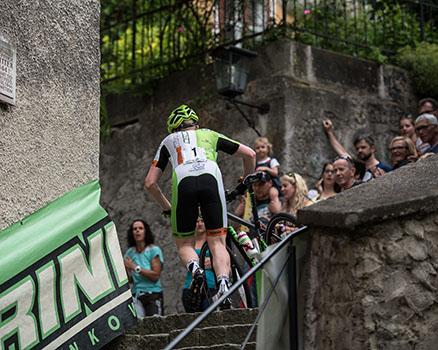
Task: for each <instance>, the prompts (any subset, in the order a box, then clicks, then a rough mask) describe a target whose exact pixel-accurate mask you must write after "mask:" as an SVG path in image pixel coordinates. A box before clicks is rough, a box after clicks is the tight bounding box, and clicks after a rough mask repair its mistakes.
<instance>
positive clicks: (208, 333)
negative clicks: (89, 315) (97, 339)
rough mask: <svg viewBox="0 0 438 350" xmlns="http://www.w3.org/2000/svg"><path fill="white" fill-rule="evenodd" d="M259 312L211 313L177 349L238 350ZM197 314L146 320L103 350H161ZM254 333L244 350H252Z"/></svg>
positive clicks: (229, 311)
mask: <svg viewBox="0 0 438 350" xmlns="http://www.w3.org/2000/svg"><path fill="white" fill-rule="evenodd" d="M257 313H258V309H232V310H223V311H216V312H213V313H212V314H210V316H208V317H207V319H205V320H204V321H203V322H202V323H201V324H200V325H199V326H198V327H197V328H195V329H194V330H193V332H191V333H190V334H189V335H188V336H187V337H186V338H185V339H184V340H183V341H182V342H181V343H179V344H178V345H177V347H176V349H181V350H188V349H209V350H222V349H224V350H225V349H226V350H228V349H240V346H241V344H242V343H243V341H244V339H245V337H246V335H247V334H248V331H249V329H250V328H251V325H252V324H253V322H254V320H255V318H256V317H257ZM198 315H199V314H175V315H169V316H162V317H161V316H154V317H146V318H144V319H143V320H141V321H139V322H138V324H137V326H136V327H135V328H132V329H130V330H129V331H128V332H127V333H126V334H125V335H123V336H121V337H119V338H117V339H115V340H114V341H112V342H111V343H110V344H108V345H107V346H106V347H105V349H109V350H116V349H117V350H119V349H129V350H137V349H138V350H140V349H141V350H149V349H150V350H152V349H153V350H157V349H163V348H164V347H165V346H166V345H167V344H169V343H170V342H171V341H172V339H174V338H175V337H176V336H177V335H178V334H179V333H181V332H182V331H183V330H184V329H185V328H186V327H187V326H188V325H189V324H190V323H191V322H192V321H193V320H194V319H195V318H196V317H197V316H198ZM255 339H256V330H254V332H253V334H252V335H251V338H250V340H249V342H248V344H247V345H246V347H245V349H248V350H253V349H255V348H256V346H255V344H256V343H255Z"/></svg>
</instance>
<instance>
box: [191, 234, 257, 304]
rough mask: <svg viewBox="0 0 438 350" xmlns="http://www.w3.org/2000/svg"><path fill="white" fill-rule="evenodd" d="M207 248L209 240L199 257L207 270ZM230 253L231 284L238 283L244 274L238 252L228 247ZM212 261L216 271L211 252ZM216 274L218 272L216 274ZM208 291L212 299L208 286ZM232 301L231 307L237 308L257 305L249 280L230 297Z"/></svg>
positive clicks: (206, 290) (200, 263)
mask: <svg viewBox="0 0 438 350" xmlns="http://www.w3.org/2000/svg"><path fill="white" fill-rule="evenodd" d="M207 250H208V244H207V242H206V243H204V245H203V246H202V249H201V254H200V259H199V265H200V266H201V267H202V268H203V269H204V270H205V260H206V258H207ZM227 251H228V254H229V256H230V270H231V271H230V273H229V277H230V286H231V285H233V284H234V283H236V282H237V281H238V280H240V279H241V278H242V276H243V272H242V269H241V267H240V265H239V264H238V262H237V257H236V254H235V253H234V252H233V251H232V250H231V249H230V248H229V247H227ZM210 261H211V269H212V270H213V272H214V266H213V256H212V253H211V252H210ZM214 275H215V276H216V273H215V274H214ZM215 283H216V290H217V281H215ZM204 292H205V293H207V297H208V299H209V300H211V299H212V297H213V295H209V290H208V288H206V289H205V291H204ZM230 301H231V308H234V309H237V308H252V307H255V305H254V302H253V300H252V297H251V286H250V285H249V283H248V281H245V282H244V283H243V284H242V285H241V286H240V287H239V288H238V289H237V290H236V291H235V292H234V293H233V294H232V295H231V297H230Z"/></svg>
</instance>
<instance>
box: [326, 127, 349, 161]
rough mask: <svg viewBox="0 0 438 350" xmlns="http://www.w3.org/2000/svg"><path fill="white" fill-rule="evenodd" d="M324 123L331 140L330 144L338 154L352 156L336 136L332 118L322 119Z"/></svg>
mask: <svg viewBox="0 0 438 350" xmlns="http://www.w3.org/2000/svg"><path fill="white" fill-rule="evenodd" d="M322 125H323V127H324V131H325V134H326V135H327V138H328V140H329V142H330V145H331V146H332V148H333V149H334V151H335V152H336V153H337V154H338V156H349V157H350V158H351V155H350V154H348V152H347V150H346V149H345V148H344V146H342V144H341V143H340V142H339V141H338V139H337V138H336V136H335V133H334V131H333V123H332V121H331V120H330V119H324V120H323V121H322Z"/></svg>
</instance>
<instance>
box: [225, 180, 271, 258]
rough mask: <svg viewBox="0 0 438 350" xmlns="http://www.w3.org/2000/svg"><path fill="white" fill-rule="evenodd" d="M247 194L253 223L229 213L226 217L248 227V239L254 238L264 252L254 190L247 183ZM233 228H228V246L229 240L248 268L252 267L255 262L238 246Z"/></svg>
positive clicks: (265, 245)
mask: <svg viewBox="0 0 438 350" xmlns="http://www.w3.org/2000/svg"><path fill="white" fill-rule="evenodd" d="M248 194H249V199H250V202H251V211H252V217H253V221H254V222H253V223H252V222H250V221H248V220H244V219H242V218H240V217H238V216H237V215H235V214H232V213H230V212H228V213H227V217H228V218H229V219H230V220H231V221H234V222H237V223H238V224H240V225H243V226H245V227H248V229H249V232H248V233H249V234H248V236H249V237H250V239H254V238H256V239H257V240H258V242H259V247H260V248H261V250H262V251H263V250H265V249H266V247H267V244H266V242H265V240H264V232H263V231H262V229H261V225H260V218H259V214H258V212H257V207H256V200H255V195H254V190H253V187H252V184H251V183H249V184H248ZM230 228H231V229H232V231H231V230H230ZM233 231H234V228H233V227H232V226H229V232H228V234H227V237H228V242H227V244H228V246H230V244H229V240H230V239H231V240H232V241H233V243H234V245H235V246H236V248H237V249H238V250H239V252H240V254H241V255H242V257H243V258H244V260H246V262H247V263H248V264H249V265H250V266H254V265H255V263H256V262H255V260H254V259H251V258H250V257H248V255H247V254H246V252H245V250H244V249H243V247H242V246H241V245H240V243H239V241H238V239H237V234H236V232H235V231H234V232H233Z"/></svg>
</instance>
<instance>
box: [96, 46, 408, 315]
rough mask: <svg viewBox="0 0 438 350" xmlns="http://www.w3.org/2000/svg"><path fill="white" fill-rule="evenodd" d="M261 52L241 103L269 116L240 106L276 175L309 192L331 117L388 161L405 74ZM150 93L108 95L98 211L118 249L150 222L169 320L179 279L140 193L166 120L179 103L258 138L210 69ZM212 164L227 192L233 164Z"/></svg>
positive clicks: (340, 130) (304, 53)
mask: <svg viewBox="0 0 438 350" xmlns="http://www.w3.org/2000/svg"><path fill="white" fill-rule="evenodd" d="M258 53H259V56H258V58H257V59H256V60H254V62H253V63H252V68H251V71H252V77H251V78H250V81H249V84H248V88H247V92H246V93H245V95H243V96H242V99H243V100H245V101H247V102H253V103H257V104H262V103H268V104H269V105H270V111H269V113H267V114H258V113H257V111H256V110H254V109H248V108H246V107H243V106H242V107H241V108H242V109H243V110H244V111H245V113H246V114H247V115H248V117H249V118H250V119H251V121H253V122H254V125H255V128H256V129H257V130H258V131H260V133H261V134H263V135H265V136H267V137H268V138H269V139H270V140H271V141H272V143H273V145H274V153H275V155H276V157H277V158H278V159H279V161H280V163H281V167H280V168H281V169H280V170H282V171H284V172H288V171H296V172H298V173H300V174H303V175H304V176H305V178H306V179H307V180H308V184H309V186H310V187H312V185H313V183H314V181H315V180H316V178H317V177H318V175H319V173H320V170H321V166H322V164H323V163H324V162H325V161H327V160H331V159H333V157H334V156H335V154H334V152H333V151H332V150H331V148H330V145H329V144H328V142H327V139H326V137H325V135H324V132H323V129H322V124H321V121H322V118H323V116H324V112H325V111H331V112H333V113H335V114H336V118H335V119H334V124H335V127H336V133H337V135H338V136H339V139H340V140H341V141H342V142H343V143H344V144H345V146H346V147H347V148H349V149H350V150H352V145H351V139H352V137H353V135H354V133H355V132H356V131H357V130H361V129H368V130H369V131H370V132H371V133H373V134H374V135H375V138H376V141H377V148H378V151H379V154H378V156H379V158H380V159H383V160H386V161H387V160H388V154H387V151H386V149H387V145H388V143H389V140H390V139H391V138H392V137H393V136H395V135H397V133H398V118H399V116H400V115H402V114H404V113H406V112H409V111H411V112H412V111H413V110H414V109H415V96H414V94H413V92H412V90H411V88H410V82H409V79H408V78H407V75H406V73H405V72H404V71H403V70H400V69H398V68H396V67H391V66H379V65H378V64H376V63H373V62H367V61H363V60H359V59H355V58H352V57H348V56H344V55H340V54H336V53H332V52H328V51H324V50H319V49H315V48H311V47H310V46H305V45H301V44H298V43H294V42H291V41H278V42H275V43H271V44H270V45H268V46H266V47H264V48H261V49H260V50H259V52H258ZM152 91H153V95H152V96H142V95H141V94H139V95H136V96H133V95H130V94H126V95H122V96H116V95H110V96H107V97H106V102H107V108H108V115H109V119H110V122H111V124H112V132H111V136H110V138H109V140H108V141H107V142H106V143H105V144H104V145H102V148H101V159H100V164H101V172H100V179H101V184H102V201H103V205H104V206H105V207H106V208H107V209H108V210H109V211H110V213H111V215H112V217H113V219H114V221H115V222H116V224H117V227H118V229H119V233H120V240H121V242H122V246H123V248H124V249H125V248H126V237H125V236H126V235H125V231H126V229H127V227H128V225H129V223H130V222H131V221H132V220H133V219H134V218H135V217H144V218H146V219H147V220H148V221H149V222H150V223H151V224H152V228H153V230H154V232H155V234H156V236H157V238H158V243H159V245H161V246H162V247H163V248H164V254H165V258H166V259H167V262H166V264H165V269H164V272H163V278H162V281H163V284H164V288H165V299H166V302H167V306H168V308H167V311H168V312H172V311H180V310H181V304H180V302H179V299H180V298H179V295H180V286H181V284H182V278H183V272H184V271H183V269H182V268H181V267H179V265H178V262H177V259H175V257H176V251H175V248H174V245H173V243H172V240H171V235H170V229H169V224H168V222H167V221H166V220H164V219H163V218H161V217H160V215H159V214H160V209H159V208H158V207H157V205H155V204H154V203H153V202H152V201H151V200H150V199H149V198H147V196H146V195H145V193H144V190H143V179H144V176H145V175H146V171H147V168H148V167H149V165H150V162H151V160H152V158H153V156H154V154H155V152H156V148H157V146H158V144H159V143H160V141H161V140H162V138H164V136H165V135H166V130H165V121H166V118H167V115H168V114H169V113H170V111H171V110H172V109H173V108H175V107H176V106H178V105H179V104H181V103H183V102H186V103H189V104H190V105H192V106H193V107H194V108H195V110H196V111H197V112H198V113H199V115H200V116H201V121H200V122H201V126H205V127H209V128H212V129H215V130H218V131H220V132H222V133H224V134H226V135H228V136H230V137H232V138H234V139H236V140H239V141H241V142H244V143H247V144H250V145H252V144H253V141H254V139H255V138H256V137H257V134H256V133H255V131H254V130H253V129H252V128H250V127H248V125H247V123H246V121H245V120H244V119H243V118H242V117H241V116H240V114H239V112H238V111H237V110H236V109H235V108H234V107H233V106H232V105H230V104H229V103H228V102H226V101H224V100H221V99H220V98H219V97H218V95H217V92H216V89H215V80H214V74H213V69H212V66H204V67H198V68H194V69H192V70H190V71H187V72H181V73H177V74H174V75H172V76H171V77H169V78H168V79H164V80H162V81H160V82H159V83H158V84H157V85H156V86H154V87H153V89H152ZM219 165H220V167H221V169H222V173H223V174H224V183H225V187H226V188H232V187H233V186H234V185H235V184H236V181H237V179H238V177H239V176H240V175H241V171H242V170H241V169H242V168H241V164H240V162H239V161H237V160H231V158H230V157H228V156H224V155H221V156H220V158H219ZM169 179H170V171H167V172H166V173H165V175H164V178H163V180H162V181H161V184H162V185H163V188H164V191H165V192H166V193H167V194H169V193H170V191H169V189H170V187H169V185H170V181H169Z"/></svg>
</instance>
